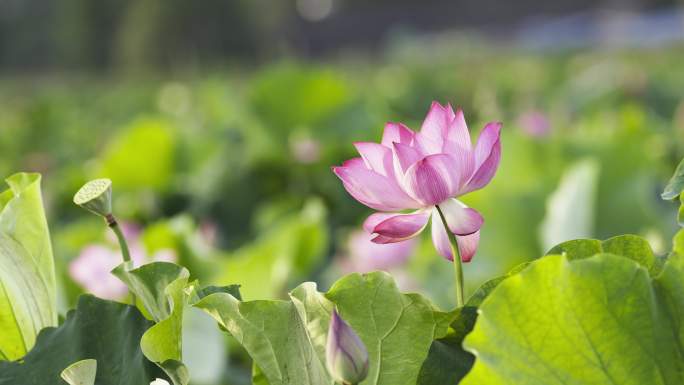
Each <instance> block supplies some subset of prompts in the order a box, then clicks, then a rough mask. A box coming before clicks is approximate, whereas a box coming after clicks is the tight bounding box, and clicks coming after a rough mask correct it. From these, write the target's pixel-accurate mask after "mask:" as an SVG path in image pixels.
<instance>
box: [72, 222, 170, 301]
mask: <svg viewBox="0 0 684 385" xmlns="http://www.w3.org/2000/svg"><path fill="white" fill-rule="evenodd" d="M121 227H122V231H123V232H124V235H125V236H126V239H127V241H128V246H129V249H130V252H131V259H132V260H133V264H134V265H135V266H140V265H143V264H145V263H148V262H155V261H164V262H175V261H176V260H177V259H178V258H177V256H176V252H175V251H174V250H172V249H160V250H157V251H156V252H155V253H154V254H152V255H150V256H148V255H147V253H146V252H145V248H144V245H143V244H142V243H141V242H140V238H139V235H140V228H139V227H137V226H135V225H131V224H126V223H122V224H121ZM107 237H108V240H109V244H91V245H87V246H86V247H84V248H83V249H82V250H81V253H80V254H79V255H78V257H76V258H75V259H74V260H73V261H71V263H70V264H69V275H70V276H71V278H72V279H73V280H74V282H76V283H78V284H79V285H81V286H82V287H83V288H84V289H85V290H86V291H87V292H89V293H92V294H94V295H96V296H98V297H100V298H104V299H112V300H115V299H121V298H123V297H124V296H125V295H126V293H127V292H128V290H127V289H126V285H124V283H123V282H121V281H120V280H119V279H118V278H116V277H115V276H114V275H112V274H111V273H110V272H111V271H112V269H114V268H115V267H116V266H118V265H119V264H121V262H122V260H121V251H120V249H119V248H118V244H117V243H116V238H110V237H109V235H108V236H107Z"/></svg>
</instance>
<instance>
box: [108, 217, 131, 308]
mask: <svg viewBox="0 0 684 385" xmlns="http://www.w3.org/2000/svg"><path fill="white" fill-rule="evenodd" d="M105 220H106V221H107V226H109V228H110V229H112V231H113V232H114V234H116V239H117V240H118V241H119V247H120V248H121V256H122V257H123V261H124V262H130V261H131V252H130V250H129V249H128V243H127V242H126V237H125V236H124V234H123V231H121V226H119V223H118V222H117V221H116V218H114V215H112V214H109V215H107V216H106V217H105ZM131 302H132V303H133V306H135V294H133V293H131Z"/></svg>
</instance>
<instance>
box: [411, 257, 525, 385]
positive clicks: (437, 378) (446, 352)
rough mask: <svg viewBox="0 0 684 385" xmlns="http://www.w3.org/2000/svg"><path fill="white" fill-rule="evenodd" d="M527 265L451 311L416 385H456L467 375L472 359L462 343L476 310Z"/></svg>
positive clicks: (495, 280) (492, 283) (477, 291)
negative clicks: (448, 325) (446, 331)
mask: <svg viewBox="0 0 684 385" xmlns="http://www.w3.org/2000/svg"><path fill="white" fill-rule="evenodd" d="M528 265H529V263H528V262H526V263H523V264H520V265H519V266H517V267H515V268H513V269H512V270H511V271H510V272H508V274H506V275H503V276H501V277H497V278H493V279H491V280H489V281H487V282H485V283H484V284H482V286H480V287H479V288H478V289H477V290H476V291H475V292H474V293H473V295H472V296H471V297H470V298H469V299H468V301H467V302H466V304H465V306H464V307H462V308H458V309H456V310H455V311H454V318H453V321H452V322H451V325H450V327H449V332H448V333H447V335H446V336H445V337H443V338H439V339H436V340H434V341H433V342H432V346H430V352H429V354H428V357H427V359H426V360H425V362H423V366H422V368H421V369H420V375H419V376H418V385H444V384H457V383H458V382H459V381H460V380H461V379H463V377H465V375H466V374H468V372H469V371H470V368H471V367H472V366H473V362H474V361H475V356H473V355H472V354H471V353H470V352H467V351H465V350H464V349H463V346H462V343H463V339H464V338H465V336H466V335H468V333H470V332H471V330H473V326H475V321H476V320H477V307H478V306H480V304H481V303H482V301H484V299H485V298H487V296H488V295H489V293H491V292H492V291H493V290H494V288H496V287H497V286H498V285H499V284H500V283H501V282H503V281H504V280H505V279H506V278H508V277H510V276H512V275H514V274H517V273H518V272H520V271H522V270H523V269H525V268H526V267H527V266H528Z"/></svg>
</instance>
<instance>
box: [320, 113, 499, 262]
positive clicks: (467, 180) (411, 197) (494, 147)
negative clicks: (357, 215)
mask: <svg viewBox="0 0 684 385" xmlns="http://www.w3.org/2000/svg"><path fill="white" fill-rule="evenodd" d="M500 132H501V123H498V122H492V123H488V124H487V125H485V127H484V129H483V130H482V132H481V133H480V136H479V138H478V140H477V144H476V145H475V147H474V148H473V145H472V143H471V140H470V133H469V132H468V127H467V126H466V122H465V119H464V117H463V111H461V110H460V109H459V110H457V111H456V112H454V110H453V109H452V108H451V105H447V106H446V107H444V106H442V105H440V104H439V103H437V102H433V103H432V106H431V108H430V111H429V112H428V115H427V117H426V118H425V121H424V122H423V125H422V127H421V130H420V132H414V131H412V130H410V129H409V128H408V127H406V126H405V125H403V124H400V123H387V125H386V126H385V132H384V133H383V136H382V142H381V143H379V144H378V143H372V142H358V143H355V144H354V145H355V147H356V149H357V150H358V152H359V154H361V157H358V158H353V159H350V160H348V161H346V162H344V163H343V165H342V166H340V167H333V172H334V173H335V174H336V175H337V176H338V177H339V178H340V179H341V180H342V183H343V184H344V187H345V189H346V190H347V192H349V194H351V195H352V196H353V197H354V198H355V199H356V200H358V201H359V202H361V203H363V204H364V205H366V206H368V207H370V208H372V209H375V210H378V211H380V212H377V213H375V214H372V215H371V216H370V217H368V219H366V221H365V222H364V228H365V229H366V230H367V231H368V232H369V233H371V234H373V236H374V237H373V239H372V241H373V242H375V243H395V242H401V241H404V240H407V239H410V238H413V237H415V236H416V235H418V234H420V233H421V232H422V231H423V229H424V228H425V227H426V226H427V224H428V221H429V220H430V217H432V218H433V219H432V241H433V243H434V245H435V248H436V249H437V251H438V252H439V254H441V255H442V256H443V257H444V258H446V259H448V260H450V261H452V260H453V258H454V257H453V254H452V251H451V245H450V242H449V236H448V234H447V230H446V229H445V227H444V225H443V223H442V221H441V220H440V216H439V213H438V210H437V207H436V206H439V208H440V209H441V210H442V212H443V213H444V216H445V219H446V222H447V225H448V227H449V231H451V232H452V233H453V234H454V235H455V236H456V239H457V240H458V247H459V251H460V254H461V259H462V260H463V261H464V262H468V261H470V260H471V259H472V257H473V255H474V254H475V251H476V250H477V246H478V243H479V239H480V227H481V226H482V223H483V222H484V219H483V218H482V215H480V213H478V212H477V211H475V210H474V209H472V208H469V207H467V206H466V205H465V204H463V203H462V202H461V201H459V200H458V199H455V198H457V197H459V196H462V195H464V194H466V193H469V192H471V191H475V190H478V189H481V188H482V187H484V186H486V185H487V184H488V183H489V181H490V180H491V179H492V177H493V176H494V174H495V173H496V169H497V168H498V166H499V160H500V158H501V143H500V140H499V136H500ZM403 210H414V211H412V212H410V213H401V212H399V211H403Z"/></svg>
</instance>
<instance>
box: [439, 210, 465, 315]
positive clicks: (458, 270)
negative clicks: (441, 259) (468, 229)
mask: <svg viewBox="0 0 684 385" xmlns="http://www.w3.org/2000/svg"><path fill="white" fill-rule="evenodd" d="M435 207H436V208H437V212H438V213H439V217H440V219H441V220H442V224H444V230H445V231H446V233H447V236H448V237H449V245H450V246H451V255H452V256H453V257H454V277H455V278H456V306H457V307H463V305H465V301H464V299H463V298H464V296H463V263H462V262H461V252H460V250H459V249H458V239H456V235H454V234H453V233H452V232H451V231H450V230H449V226H447V221H446V218H445V217H444V213H443V212H442V209H441V208H440V207H439V206H435Z"/></svg>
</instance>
